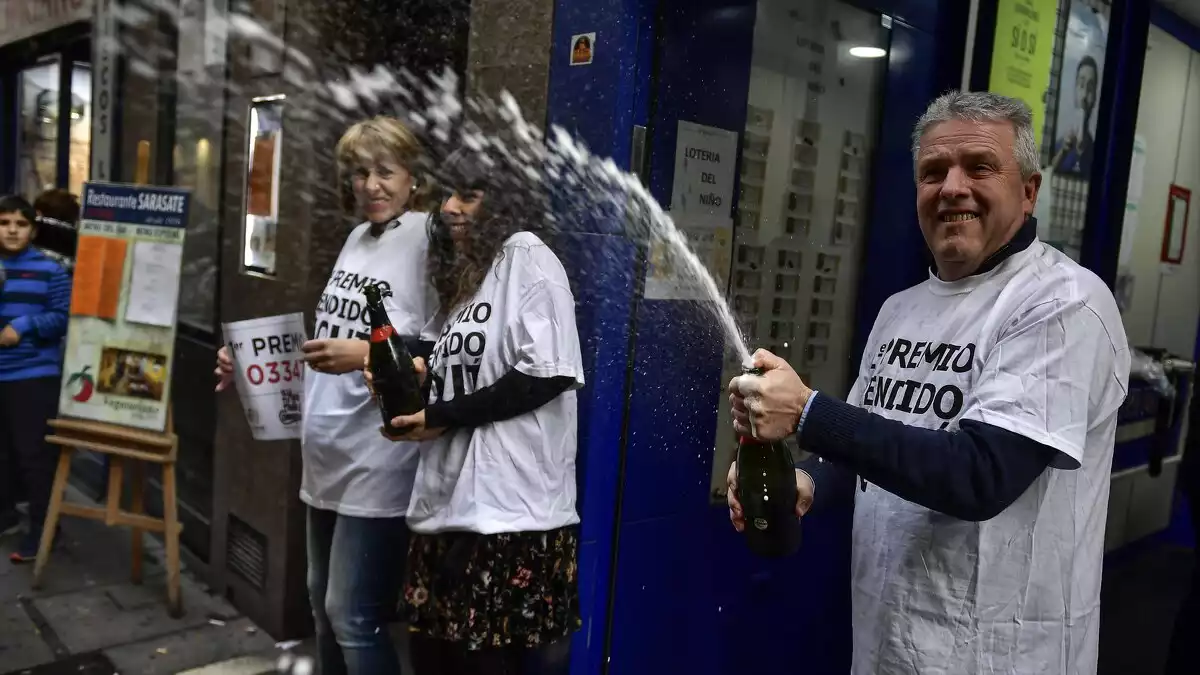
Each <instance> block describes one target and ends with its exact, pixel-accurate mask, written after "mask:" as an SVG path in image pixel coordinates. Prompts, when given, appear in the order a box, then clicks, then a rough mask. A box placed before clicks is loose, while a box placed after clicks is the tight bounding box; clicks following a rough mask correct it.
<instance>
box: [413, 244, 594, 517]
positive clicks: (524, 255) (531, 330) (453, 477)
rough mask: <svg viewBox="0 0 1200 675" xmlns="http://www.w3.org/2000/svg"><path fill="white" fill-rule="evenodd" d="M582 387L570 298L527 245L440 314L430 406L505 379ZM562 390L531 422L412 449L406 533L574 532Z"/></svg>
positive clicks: (461, 432) (506, 252)
mask: <svg viewBox="0 0 1200 675" xmlns="http://www.w3.org/2000/svg"><path fill="white" fill-rule="evenodd" d="M514 368H515V369H516V370H518V371H519V372H522V373H525V374H526V375H531V376H533V377H543V378H547V377H572V378H575V382H576V385H575V386H576V388H577V387H579V386H582V385H583V362H582V360H581V356H580V349H579V333H578V331H577V329H576V326H575V299H574V297H573V296H572V294H571V288H570V285H569V282H568V280H567V273H566V271H565V270H564V269H563V266H562V263H560V262H559V260H558V257H557V256H555V255H554V252H553V251H551V250H550V248H549V247H548V246H546V245H545V244H544V243H543V242H542V241H541V240H540V239H538V238H537V236H535V235H533V234H531V233H528V232H519V233H517V234H515V235H513V236H512V237H510V238H509V239H508V241H506V242H505V243H504V248H503V254H502V255H501V256H500V257H499V258H498V260H497V261H496V262H494V263H493V264H492V268H491V270H489V271H488V273H487V275H486V276H485V277H484V280H483V283H482V284H481V285H480V288H479V291H478V292H477V293H476V294H475V296H474V297H473V298H471V301H470V302H468V303H465V304H463V305H460V306H458V307H455V308H454V309H453V310H451V311H450V312H449V313H448V314H447V318H446V321H445V323H444V325H443V326H442V330H441V336H440V337H439V338H438V341H437V345H436V346H435V347H434V350H433V354H432V356H431V357H430V368H429V372H430V377H432V378H434V384H433V386H432V387H431V390H430V393H429V402H430V403H431V404H432V403H436V402H438V401H441V400H446V401H451V400H453V399H454V397H456V396H462V395H470V394H471V393H473V392H475V391H476V390H477V389H480V388H483V387H487V386H490V385H492V384H494V383H495V382H496V381H497V380H499V379H500V378H501V377H503V376H504V375H505V374H507V373H508V372H509V371H511V370H513V369H514ZM576 434H577V408H576V398H575V391H574V390H573V389H572V390H570V391H567V392H565V393H563V394H562V395H560V396H558V397H557V398H555V399H554V400H552V401H550V402H549V403H547V404H546V405H544V406H542V407H541V408H538V409H537V410H534V411H532V412H528V413H525V414H523V415H518V416H517V417H513V418H511V419H507V420H501V421H499V422H495V423H492V424H486V425H484V426H480V427H476V428H473V429H457V430H451V431H448V432H447V433H445V434H443V435H442V436H441V437H439V438H437V439H434V440H433V441H430V442H428V443H427V444H426V445H424V446H423V447H422V449H421V461H420V465H419V467H418V469H417V480H416V487H415V488H414V490H413V498H412V504H411V505H410V506H409V509H408V525H409V527H410V528H412V530H413V531H414V532H421V533H426V534H429V533H434V532H445V531H467V532H479V533H481V534H495V533H498V532H539V531H546V530H551V529H555V528H559V527H565V526H567V525H573V524H575V523H578V522H579V515H578V514H577V513H576V510H575V452H576V448H577V437H576Z"/></svg>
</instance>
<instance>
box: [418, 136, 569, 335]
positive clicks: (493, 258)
mask: <svg viewBox="0 0 1200 675" xmlns="http://www.w3.org/2000/svg"><path fill="white" fill-rule="evenodd" d="M434 173H435V174H436V176H437V180H438V182H439V183H440V185H441V186H443V188H444V189H446V190H447V191H448V193H455V194H458V195H459V196H460V197H466V198H469V197H470V196H472V195H477V196H478V197H479V198H481V199H482V203H481V204H480V207H479V210H478V211H476V213H475V216H474V218H473V219H472V221H471V223H470V225H469V227H468V228H467V238H466V240H465V241H464V242H463V243H462V244H461V245H460V246H457V247H456V246H455V244H454V240H453V239H452V238H451V236H450V230H449V228H448V227H447V226H446V224H445V222H444V221H443V220H442V216H441V212H440V211H439V212H438V213H436V214H435V215H434V216H433V217H432V218H430V220H429V262H428V264H429V276H430V280H431V281H432V283H433V287H434V289H435V290H436V291H437V296H438V301H439V303H440V306H441V313H442V314H448V313H449V312H450V311H451V310H452V309H453V308H455V307H457V306H458V305H459V304H460V303H462V302H465V301H466V300H467V299H469V298H470V297H471V296H472V295H474V294H475V293H476V292H478V291H479V287H480V286H481V285H482V284H483V279H484V277H485V276H486V275H487V273H488V270H490V269H491V268H492V266H493V265H494V264H495V263H496V262H497V261H499V260H501V259H502V258H503V256H504V242H506V241H508V238H509V237H511V236H512V235H514V234H516V233H518V232H533V233H535V234H538V235H539V236H541V237H543V239H544V238H545V237H546V236H547V235H546V227H545V225H546V223H545V217H546V193H545V190H544V189H543V186H541V185H538V184H535V183H533V182H531V181H530V180H529V179H528V176H527V175H526V173H525V172H524V171H523V170H522V168H521V166H520V164H519V163H518V162H514V161H513V158H511V157H507V156H506V155H505V154H504V153H501V152H497V151H495V150H494V149H467V148H463V149H460V150H458V151H456V152H454V153H453V154H452V155H450V157H449V158H448V159H447V160H446V161H445V162H443V163H442V165H441V166H440V167H439V168H438V169H437V170H435V172H434ZM547 243H549V242H547Z"/></svg>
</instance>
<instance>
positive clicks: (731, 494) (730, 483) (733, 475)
mask: <svg viewBox="0 0 1200 675" xmlns="http://www.w3.org/2000/svg"><path fill="white" fill-rule="evenodd" d="M725 487H726V491H725V502H726V503H727V504H729V521H730V522H732V523H733V529H735V530H737V531H738V532H741V531H743V530H745V529H746V517H745V515H744V514H743V513H742V503H741V502H740V501H738V496H737V493H738V475H737V462H734V463H733V464H730V465H729V474H728V475H727V476H725ZM815 492H816V487H815V486H814V485H813V479H812V476H809V475H808V473H807V472H805V471H801V470H800V469H796V517H797V518H803V517H804V514H806V513H808V510H809V509H811V508H812V504H813V496H814V494H815Z"/></svg>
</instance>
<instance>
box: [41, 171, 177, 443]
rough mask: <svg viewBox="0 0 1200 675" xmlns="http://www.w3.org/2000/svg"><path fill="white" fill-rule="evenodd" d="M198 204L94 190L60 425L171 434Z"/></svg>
mask: <svg viewBox="0 0 1200 675" xmlns="http://www.w3.org/2000/svg"><path fill="white" fill-rule="evenodd" d="M190 198H191V195H190V193H189V192H188V191H187V190H182V189H178V188H164V187H141V186H133V185H119V184H112V183H86V184H85V185H84V188H83V214H82V219H81V221H80V225H79V244H78V246H77V249H76V254H75V276H74V281H73V284H72V290H71V318H70V323H69V324H68V328H67V346H66V354H65V364H64V367H63V382H62V391H61V393H60V395H59V414H60V415H62V416H64V417H76V418H82V419H88V420H94V421H98V422H108V423H110V424H120V425H125V426H130V427H136V428H139V429H146V430H150V431H163V430H164V428H165V426H166V419H167V407H168V404H169V400H170V390H171V387H170V383H171V366H172V360H173V358H174V352H175V319H176V314H177V311H178V306H179V275H180V269H181V267H182V261H183V241H184V235H185V233H186V230H187V221H188V208H189V205H190Z"/></svg>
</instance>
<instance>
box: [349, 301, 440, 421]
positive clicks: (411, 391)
mask: <svg viewBox="0 0 1200 675" xmlns="http://www.w3.org/2000/svg"><path fill="white" fill-rule="evenodd" d="M363 294H364V295H366V296H367V314H368V316H370V318H371V347H370V349H371V352H370V353H371V382H372V387H373V388H374V389H375V400H376V402H377V403H378V404H379V412H380V413H381V414H382V415H383V426H384V429H386V430H387V432H388V433H389V434H393V435H400V434H403V433H404V432H406V431H407V429H399V428H396V427H393V426H392V420H393V419H394V418H396V417H400V416H402V415H412V414H413V413H417V412H420V411H421V410H423V409H424V408H425V401H424V400H423V399H422V397H421V381H420V379H419V378H418V377H417V371H416V370H415V369H414V368H413V359H412V355H411V354H409V352H408V348H407V347H405V346H404V340H402V339H400V336H399V335H397V334H396V329H395V328H393V327H392V322H391V320H390V319H388V315H387V310H386V309H384V307H383V298H384V295H385V294H386V295H391V292H390V291H387V290H384V289H381V288H380V287H379V286H375V285H371V286H367V287H366V288H364V289H363Z"/></svg>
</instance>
